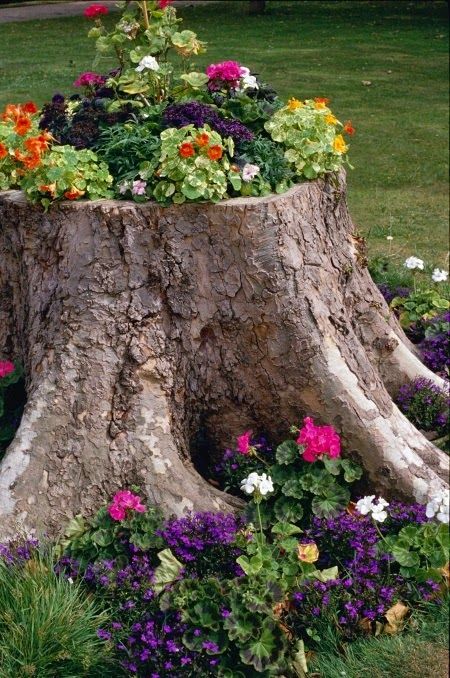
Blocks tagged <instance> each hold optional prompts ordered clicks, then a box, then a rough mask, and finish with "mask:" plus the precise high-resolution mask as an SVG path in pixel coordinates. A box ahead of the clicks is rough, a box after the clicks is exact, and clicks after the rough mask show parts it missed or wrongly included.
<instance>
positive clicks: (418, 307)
mask: <svg viewBox="0 0 450 678" xmlns="http://www.w3.org/2000/svg"><path fill="white" fill-rule="evenodd" d="M390 307H391V308H392V309H394V310H395V312H396V314H397V315H398V318H399V320H400V324H401V326H402V327H403V328H405V329H406V328H409V327H410V326H411V325H412V323H416V322H423V321H428V320H430V319H431V318H433V317H434V316H436V315H439V314H440V313H442V312H443V311H448V310H449V309H450V301H449V300H448V299H447V298H445V297H444V296H442V293H440V292H438V291H437V290H431V289H425V290H419V291H417V292H416V291H415V292H412V293H411V294H410V295H409V296H407V297H394V299H393V300H392V301H391V303H390Z"/></svg>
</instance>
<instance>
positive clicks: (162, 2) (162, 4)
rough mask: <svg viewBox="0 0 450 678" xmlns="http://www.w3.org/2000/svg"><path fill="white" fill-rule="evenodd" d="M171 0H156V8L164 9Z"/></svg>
mask: <svg viewBox="0 0 450 678" xmlns="http://www.w3.org/2000/svg"><path fill="white" fill-rule="evenodd" d="M172 2H173V0H158V8H159V9H166V7H168V6H169V5H170V4H171V3H172Z"/></svg>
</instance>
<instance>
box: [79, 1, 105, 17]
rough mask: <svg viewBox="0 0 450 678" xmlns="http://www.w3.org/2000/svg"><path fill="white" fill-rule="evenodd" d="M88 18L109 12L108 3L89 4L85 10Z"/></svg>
mask: <svg viewBox="0 0 450 678" xmlns="http://www.w3.org/2000/svg"><path fill="white" fill-rule="evenodd" d="M83 14H84V16H85V17H86V19H96V18H97V17H99V16H101V15H102V14H108V8H107V7H106V5H95V4H94V5H89V7H86V9H85V10H84V12H83Z"/></svg>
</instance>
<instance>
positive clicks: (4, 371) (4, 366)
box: [0, 360, 16, 379]
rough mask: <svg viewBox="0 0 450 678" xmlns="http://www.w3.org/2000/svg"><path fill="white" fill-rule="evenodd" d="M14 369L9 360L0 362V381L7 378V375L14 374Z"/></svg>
mask: <svg viewBox="0 0 450 678" xmlns="http://www.w3.org/2000/svg"><path fill="white" fill-rule="evenodd" d="M15 369H16V368H15V366H14V363H12V362H11V361H10V360H0V379H1V378H2V377H7V376H8V374H11V372H14V370H15Z"/></svg>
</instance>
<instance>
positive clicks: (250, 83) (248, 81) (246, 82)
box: [241, 75, 259, 89]
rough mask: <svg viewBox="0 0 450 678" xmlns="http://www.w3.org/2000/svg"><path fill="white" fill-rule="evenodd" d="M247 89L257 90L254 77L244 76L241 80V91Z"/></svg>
mask: <svg viewBox="0 0 450 678" xmlns="http://www.w3.org/2000/svg"><path fill="white" fill-rule="evenodd" d="M248 87H251V88H252V89H259V85H258V81H257V80H256V77H255V76H254V75H246V76H244V77H243V78H241V89H247V88H248Z"/></svg>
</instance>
